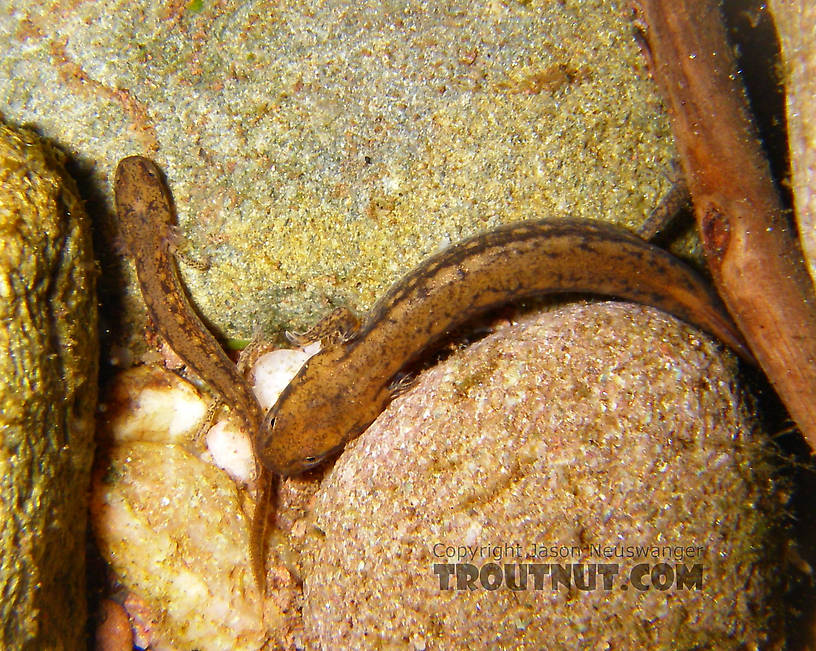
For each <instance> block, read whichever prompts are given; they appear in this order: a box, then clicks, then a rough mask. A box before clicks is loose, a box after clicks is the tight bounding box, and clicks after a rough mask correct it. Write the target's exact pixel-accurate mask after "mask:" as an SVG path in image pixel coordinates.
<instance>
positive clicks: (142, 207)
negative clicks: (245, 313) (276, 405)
mask: <svg viewBox="0 0 816 651" xmlns="http://www.w3.org/2000/svg"><path fill="white" fill-rule="evenodd" d="M113 185H114V195H115V199H116V212H117V214H118V215H119V227H120V231H121V234H122V239H123V241H124V245H125V249H126V250H127V253H128V255H129V256H130V257H131V259H132V260H133V262H134V264H135V266H136V275H137V276H138V278H139V286H140V287H141V290H142V298H143V299H144V302H145V305H146V306H147V312H148V314H149V315H150V319H151V320H152V321H153V325H154V326H155V328H156V329H157V330H158V331H159V334H160V335H161V336H162V337H164V339H165V340H166V341H167V343H168V344H169V345H170V347H171V348H172V349H173V350H174V351H175V353H176V354H177V355H178V356H179V357H181V359H182V360H184V363H185V364H187V366H189V367H190V368H191V369H193V371H195V372H196V373H197V374H198V375H199V377H201V379H202V380H204V381H205V382H206V383H207V384H208V385H209V386H210V387H211V389H212V390H213V391H214V392H215V393H216V394H217V395H218V397H219V399H220V400H221V401H222V402H224V403H225V404H226V405H227V406H228V407H229V408H230V409H231V410H232V411H233V412H234V413H235V415H236V416H237V417H238V418H239V419H240V421H241V424H242V426H243V428H244V429H245V431H246V432H247V433H248V434H249V436H252V437H254V436H255V435H256V434H257V432H258V428H259V427H260V426H261V421H262V420H263V411H262V409H261V406H260V405H259V404H258V400H257V399H256V398H255V394H254V393H253V392H252V387H250V386H249V383H248V382H247V381H246V379H244V377H243V376H242V375H241V374H240V373H239V372H238V369H237V368H236V367H235V364H233V363H232V361H230V359H229V357H227V355H226V354H225V353H224V350H223V349H222V348H221V346H220V345H219V344H218V342H217V341H216V339H215V337H213V335H212V334H211V333H210V331H209V330H208V329H207V327H206V326H205V325H204V323H202V321H201V319H200V318H199V316H198V314H196V312H195V310H194V309H193V306H192V305H190V301H189V300H188V299H187V294H186V292H185V291H184V285H183V284H182V282H181V279H180V278H179V273H178V267H177V265H176V258H175V255H174V251H175V239H176V235H175V231H174V215H173V204H172V202H171V201H170V197H169V194H168V192H167V188H166V186H165V184H164V181H163V180H162V177H161V174H160V173H159V169H158V168H157V167H156V165H155V164H154V163H153V162H152V161H150V160H148V159H147V158H143V157H141V156H130V157H128V158H125V159H123V160H121V161H120V162H119V165H118V166H117V168H116V177H115V179H114V183H113ZM258 484H259V486H260V490H259V499H258V502H257V506H256V508H255V513H254V515H253V518H252V525H251V527H250V545H249V553H250V558H251V565H252V571H253V574H254V576H255V582H256V584H257V585H258V589H259V591H260V592H261V594H263V593H264V587H265V584H264V559H263V543H264V532H265V528H266V527H265V525H266V514H267V510H268V507H269V501H270V499H271V495H272V491H273V476H272V475H271V474H270V473H269V472H267V471H266V470H265V469H264V468H263V467H261V468H259V475H258Z"/></svg>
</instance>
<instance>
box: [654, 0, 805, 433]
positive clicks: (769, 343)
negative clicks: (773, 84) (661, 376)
mask: <svg viewBox="0 0 816 651" xmlns="http://www.w3.org/2000/svg"><path fill="white" fill-rule="evenodd" d="M639 10H640V12H641V15H642V19H643V21H644V24H645V36H646V42H647V44H648V48H649V52H648V54H649V58H650V65H651V68H652V74H653V75H654V78H655V80H656V81H657V83H658V84H659V85H660V86H661V87H662V90H663V92H664V95H665V98H666V101H667V104H668V106H669V109H670V112H671V116H672V121H673V128H674V135H675V138H676V140H677V146H678V149H679V151H680V157H681V162H682V166H683V171H684V173H685V176H686V181H687V183H688V187H689V190H690V193H691V197H692V200H693V203H694V212H695V217H696V220H697V224H698V228H699V231H700V236H701V238H702V242H703V247H704V250H705V254H706V258H707V262H708V266H709V269H710V270H711V274H712V276H713V278H714V282H715V284H716V286H717V289H718V290H719V292H720V295H721V296H722V298H723V300H724V302H725V303H726V305H727V307H728V309H729V311H730V312H731V314H732V316H733V318H734V320H735V321H736V323H737V325H738V326H739V327H740V329H741V330H742V332H743V335H744V336H745V339H746V340H747V342H748V344H749V346H750V347H751V350H752V352H753V353H754V355H755V356H756V358H757V360H758V361H759V363H760V365H761V366H762V369H763V370H764V371H765V373H766V374H767V375H768V378H769V379H770V381H771V383H772V384H773V385H774V387H775V389H776V391H777V392H778V393H779V396H780V397H781V399H782V401H783V402H784V403H785V405H786V406H787V408H788V411H789V412H790V414H791V416H792V417H793V419H794V420H795V421H796V423H797V425H798V426H799V428H800V429H801V430H802V433H803V434H804V436H805V438H806V439H807V440H808V442H809V443H810V445H811V447H812V448H814V449H816V297H814V291H813V285H812V284H811V282H810V278H809V276H808V275H807V271H806V269H805V266H804V263H803V261H802V254H801V250H800V248H799V245H798V241H797V239H796V237H795V234H794V233H795V230H794V229H793V228H792V227H791V225H790V224H789V223H788V221H787V219H786V217H785V215H784V214H783V208H782V205H781V203H780V200H779V197H778V195H777V193H776V189H775V188H774V184H773V181H772V178H771V174H770V168H769V165H768V161H767V159H766V158H765V155H764V154H763V151H762V148H761V144H760V141H759V137H758V135H757V132H756V128H755V126H754V124H753V121H752V119H751V117H750V113H749V110H748V103H747V101H746V98H745V92H744V88H743V86H742V83H741V81H740V79H739V74H738V72H737V68H736V65H735V61H734V55H733V52H732V49H731V46H730V45H729V44H728V42H727V39H726V32H725V27H724V25H723V22H722V17H721V14H720V6H719V4H718V3H717V2H714V1H712V0H683V1H681V2H677V0H641V1H640V2H639Z"/></svg>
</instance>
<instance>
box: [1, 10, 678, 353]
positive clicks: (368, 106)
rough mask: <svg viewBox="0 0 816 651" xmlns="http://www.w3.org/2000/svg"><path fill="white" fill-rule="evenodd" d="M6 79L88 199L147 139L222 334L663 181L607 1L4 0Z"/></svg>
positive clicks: (658, 120)
mask: <svg viewBox="0 0 816 651" xmlns="http://www.w3.org/2000/svg"><path fill="white" fill-rule="evenodd" d="M0 79H7V80H8V82H7V83H3V84H0V110H2V111H5V112H7V115H8V116H9V117H10V118H12V119H15V120H17V121H20V122H31V123H34V124H37V125H38V128H40V129H42V131H43V132H44V133H46V134H49V135H51V136H53V137H54V138H57V139H58V140H59V142H61V143H65V144H66V146H67V147H68V148H69V151H70V152H71V153H72V154H74V155H75V158H76V159H77V161H78V162H79V165H80V167H81V169H82V170H83V172H85V173H86V174H87V178H88V180H89V181H90V182H92V183H93V187H94V188H96V191H97V192H96V194H97V196H98V197H99V198H100V202H99V203H98V204H97V208H100V209H101V208H103V205H102V204H103V203H104V205H105V206H107V208H108V209H109V210H110V209H111V207H112V200H111V193H110V191H109V188H110V181H111V179H112V177H113V172H114V169H115V167H116V162H117V160H118V159H119V158H121V157H124V156H126V155H129V154H136V153H138V154H146V155H150V156H153V157H155V158H156V160H157V161H158V163H159V164H160V166H161V167H162V169H163V170H164V171H165V172H166V174H167V177H168V179H169V181H170V184H171V188H172V190H173V194H174V196H175V200H176V202H177V206H178V214H179V222H180V226H181V231H182V232H183V234H184V235H185V236H186V237H187V241H188V245H189V250H188V253H190V254H191V255H192V257H194V258H197V259H199V260H200V259H203V258H205V257H206V258H208V259H209V261H210V263H211V266H210V269H209V271H206V272H201V271H198V270H195V269H191V268H189V267H183V268H182V274H183V275H184V277H185V280H186V282H187V284H188V286H189V288H190V290H191V294H192V296H193V298H194V300H195V302H196V304H197V305H199V306H200V307H201V311H202V313H203V314H204V315H205V316H206V318H207V319H208V321H209V322H211V323H213V324H214V325H215V326H216V327H217V328H218V329H220V330H221V331H222V332H225V333H227V334H229V335H230V336H236V335H240V336H243V337H248V335H249V334H250V333H251V332H252V328H253V325H254V324H255V323H258V324H261V325H266V326H269V327H270V329H275V330H278V329H280V330H282V329H284V328H286V329H289V330H294V331H300V330H303V329H305V327H306V326H308V325H310V324H312V323H314V322H315V321H317V320H318V318H319V317H321V316H323V315H325V314H326V313H327V312H328V311H329V309H330V307H331V306H333V305H337V304H349V305H350V306H352V307H355V308H358V309H360V310H362V309H365V308H367V307H369V306H371V305H372V304H373V303H374V302H375V300H376V299H377V298H378V297H379V296H380V294H381V293H382V291H383V290H384V288H386V287H387V286H388V285H390V284H391V283H392V282H393V281H394V280H396V279H397V278H398V277H400V276H401V275H402V274H403V273H404V272H406V271H408V270H409V269H411V268H412V267H413V266H414V265H415V264H416V263H417V262H419V261H420V260H422V259H424V258H425V257H426V256H427V255H428V254H430V253H433V252H435V251H436V250H437V249H438V248H440V247H442V246H444V245H445V244H447V243H450V242H454V241H457V240H459V239H461V238H463V237H465V236H467V235H469V234H472V233H474V232H477V231H482V230H486V229H488V228H490V227H492V226H495V225H497V224H499V223H502V222H507V221H513V220H518V219H524V218H533V217H547V216H553V217H558V216H565V215H572V216H576V217H591V218H600V219H606V220H609V221H616V222H619V223H624V224H627V225H630V226H633V225H636V224H637V223H639V221H640V220H641V219H642V218H643V217H644V215H646V214H647V213H648V212H649V211H650V210H651V209H652V208H653V207H654V206H655V205H656V203H657V202H658V200H659V198H660V197H661V196H662V195H663V194H664V193H665V192H666V190H667V189H668V187H669V186H670V184H671V176H672V173H671V166H670V160H671V158H672V156H673V155H674V152H673V147H672V139H671V135H670V133H669V127H668V121H667V119H666V116H665V115H664V113H663V109H662V106H661V103H660V99H659V97H658V96H657V94H656V93H655V90H654V87H653V84H652V82H651V80H650V79H649V76H648V74H647V72H646V66H645V62H644V60H643V58H642V56H641V54H640V51H639V48H638V46H637V42H636V40H635V39H634V38H633V36H632V25H631V20H630V14H629V12H628V11H627V10H626V9H625V6H624V5H623V4H622V3H621V2H617V1H607V0H579V1H572V0H571V1H569V2H526V1H525V2H517V1H515V0H514V1H512V2H500V1H489V2H473V1H470V0H450V1H445V2H435V3H427V2H421V1H420V0H409V1H407V2H402V1H400V2H394V1H387V2H363V3H355V2H348V1H347V0H329V1H325V0H309V1H306V2H304V1H302V0H298V1H297V2H292V1H287V2H276V3H273V4H270V3H268V2H260V1H258V0H253V1H250V2H243V3H237V4H236V3H219V2H177V3H169V4H156V3H155V2H148V1H147V0H128V1H127V2H122V1H117V0H106V1H104V2H94V3H78V4H71V5H70V9H69V8H64V7H61V6H57V7H55V8H54V10H53V11H48V12H44V11H43V10H42V3H41V2H37V1H35V0H16V1H15V2H14V3H12V4H11V5H9V4H8V3H6V4H5V6H4V7H3V8H2V9H0ZM103 212H104V211H103V210H100V217H103V216H104V215H103ZM100 223H101V225H102V226H103V232H104V226H105V225H106V220H104V219H102V218H100ZM108 230H110V227H108ZM107 241H108V242H110V239H108V240H107ZM111 249H112V247H111ZM102 253H103V255H105V254H107V250H103V252H102ZM111 257H113V256H111ZM106 262H108V261H107V260H106ZM117 262H118V261H117V260H115V259H111V260H109V263H110V264H109V265H107V266H108V267H110V268H116V263H117ZM125 270H126V271H127V272H128V273H130V271H129V267H127V266H126V267H125ZM103 280H104V281H105V282H107V281H108V280H110V281H112V284H114V285H115V286H114V287H112V288H111V291H112V292H118V291H119V287H120V284H119V281H120V279H119V278H117V277H116V276H115V275H112V276H106V277H105V278H104V279H103ZM117 296H118V293H117ZM134 297H136V298H135V299H134ZM125 306H126V307H128V308H129V309H131V310H139V309H140V307H141V304H140V302H139V300H138V297H137V293H136V292H131V294H129V295H127V296H126V297H125ZM137 332H138V333H140V332H141V330H140V328H137Z"/></svg>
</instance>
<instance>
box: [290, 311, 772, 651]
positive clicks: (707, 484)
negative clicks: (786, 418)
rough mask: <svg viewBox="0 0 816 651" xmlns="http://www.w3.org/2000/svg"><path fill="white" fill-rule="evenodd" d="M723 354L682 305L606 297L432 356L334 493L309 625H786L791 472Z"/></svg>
mask: <svg viewBox="0 0 816 651" xmlns="http://www.w3.org/2000/svg"><path fill="white" fill-rule="evenodd" d="M723 359H724V358H723V356H722V355H719V354H717V353H716V351H715V348H714V345H713V343H712V342H711V341H710V340H708V339H707V338H705V337H703V336H702V335H700V334H699V333H697V332H695V331H692V330H691V329H689V328H688V327H685V326H684V327H680V328H678V327H677V322H676V321H675V320H674V319H672V318H671V317H668V316H667V315H665V314H662V313H659V312H657V311H655V310H652V309H649V308H643V307H639V306H632V305H623V304H615V303H606V304H592V305H571V306H568V307H566V308H562V309H559V310H555V311H552V312H547V313H542V314H539V315H533V316H530V317H526V318H524V319H522V320H521V322H520V324H519V325H517V326H513V327H505V328H502V329H500V330H499V331H498V332H496V333H494V334H493V335H491V336H489V337H487V338H486V339H484V340H482V341H481V342H479V343H477V344H475V345H473V346H471V347H470V348H468V349H466V350H464V351H459V352H457V353H456V354H455V355H453V356H452V357H450V358H449V359H448V360H446V361H445V362H444V363H441V364H439V365H437V366H435V367H434V368H432V369H430V370H429V371H428V372H427V373H425V374H424V375H423V376H422V377H421V378H420V380H419V383H418V385H417V386H415V387H414V388H413V389H412V390H411V391H410V392H409V393H407V394H405V395H403V396H401V397H399V398H397V399H396V400H395V401H394V402H393V403H391V405H390V406H389V408H388V409H387V410H386V411H385V412H384V413H383V414H382V415H381V416H380V417H379V418H378V420H377V421H375V423H374V424H373V425H372V426H371V427H370V428H369V429H368V430H367V431H366V432H365V433H364V434H363V435H362V436H361V437H360V438H359V439H357V440H356V441H354V442H352V443H351V444H350V445H348V446H347V448H346V450H345V452H344V453H343V455H342V456H341V457H340V459H339V460H338V462H337V464H336V465H335V466H334V468H333V470H332V471H331V472H330V474H329V475H328V476H327V477H326V478H325V479H324V482H323V484H322V486H321V489H320V491H319V492H318V496H317V501H316V505H315V520H314V527H313V529H312V534H311V535H306V536H305V537H304V538H305V540H307V541H310V542H309V544H308V555H307V558H306V559H305V563H304V566H305V571H304V576H305V578H304V606H303V617H304V626H305V629H306V633H307V635H308V636H309V637H310V638H311V643H312V644H313V645H314V646H315V648H323V649H357V648H378V649H390V648H400V649H404V648H412V649H429V650H430V649H469V650H474V649H495V648H512V649H635V648H644V649H646V648H648V649H697V648H716V649H735V648H770V647H771V646H773V644H772V643H773V642H774V641H776V640H777V634H778V625H779V617H778V615H779V612H780V609H781V597H780V596H779V591H778V590H777V581H778V577H779V576H781V575H782V574H783V568H782V564H783V563H784V561H783V560H782V554H780V553H779V550H780V543H781V542H782V541H783V540H784V530H783V529H782V528H781V527H780V522H781V517H782V516H781V509H780V498H781V497H783V496H784V492H783V491H782V490H781V489H780V486H779V485H778V484H777V483H775V482H774V480H773V477H774V475H773V474H772V472H773V470H772V469H773V465H772V464H771V463H770V458H771V454H772V451H771V450H770V449H769V446H768V445H767V444H765V443H763V439H762V437H760V436H759V435H758V434H757V433H756V432H755V430H754V428H753V427H752V424H751V420H750V418H749V417H748V415H747V409H746V406H745V405H744V404H743V403H742V402H741V398H740V395H739V393H738V392H737V391H736V390H735V389H734V382H733V368H731V367H730V366H729V365H727V364H725V363H724V362H723ZM642 564H645V570H644V569H643V567H641V568H640V569H639V568H638V566H639V565H642ZM610 565H611V566H612V568H613V569H608V570H603V571H602V569H601V568H602V566H610ZM534 566H535V567H534ZM562 571H563V572H566V575H563V574H560V572H562ZM604 572H605V573H604ZM593 577H594V578H593ZM605 578H608V579H609V580H610V581H611V587H607V586H605ZM556 580H557V581H556ZM554 581H556V587H553V582H554Z"/></svg>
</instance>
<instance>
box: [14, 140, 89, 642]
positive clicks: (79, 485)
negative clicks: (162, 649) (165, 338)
mask: <svg viewBox="0 0 816 651" xmlns="http://www.w3.org/2000/svg"><path fill="white" fill-rule="evenodd" d="M95 278H96V267H95V264H94V260H93V251H92V247H91V238H90V231H89V222H88V218H87V217H86V215H85V211H84V209H83V206H82V203H81V201H80V199H79V197H78V194H77V190H76V187H75V185H74V183H73V181H72V180H71V179H70V177H69V176H68V175H67V173H66V172H65V169H64V167H63V164H62V157H61V155H60V154H59V153H58V152H57V151H55V150H54V149H53V148H51V147H50V146H48V145H47V144H45V143H43V142H41V141H40V140H39V139H38V138H37V136H36V135H35V134H33V133H31V132H28V131H24V130H21V131H15V130H13V129H11V128H9V127H7V126H4V125H0V320H2V322H3V325H2V327H0V481H2V489H1V490H0V521H2V523H3V527H2V530H0V593H2V595H3V598H2V600H0V622H2V625H0V647H2V648H6V649H10V648H32V649H63V648H64V649H73V648H84V646H85V645H84V642H83V632H84V626H85V615H86V600H85V560H84V559H85V527H86V521H87V517H86V513H87V506H88V504H87V491H88V479H89V472H90V462H91V454H92V446H93V430H94V421H93V417H94V411H95V408H96V396H97V359H98V355H99V352H98V341H97V327H96V326H97V318H96V292H95V285H96V282H95Z"/></svg>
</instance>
